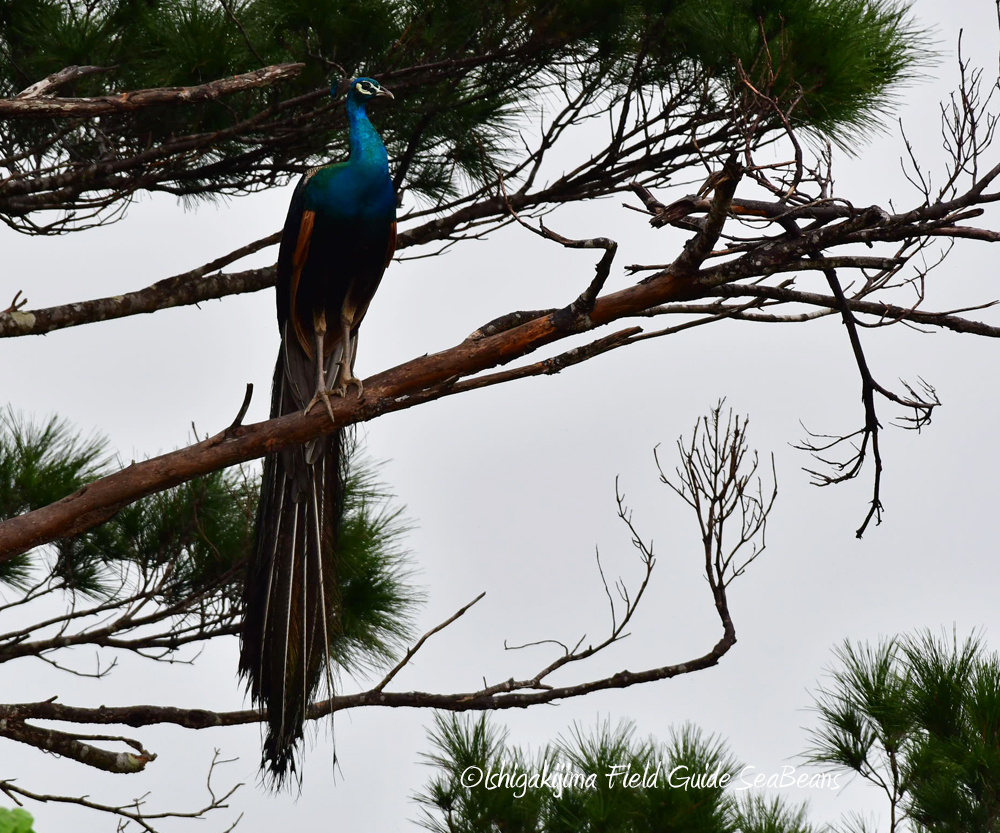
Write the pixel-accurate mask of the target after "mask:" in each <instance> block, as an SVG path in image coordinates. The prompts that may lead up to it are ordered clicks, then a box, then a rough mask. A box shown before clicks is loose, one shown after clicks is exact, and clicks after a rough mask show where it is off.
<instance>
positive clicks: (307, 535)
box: [240, 338, 346, 787]
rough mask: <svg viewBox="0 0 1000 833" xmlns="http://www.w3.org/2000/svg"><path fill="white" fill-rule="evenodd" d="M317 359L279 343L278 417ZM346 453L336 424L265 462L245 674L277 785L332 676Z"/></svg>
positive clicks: (266, 764) (298, 396)
mask: <svg viewBox="0 0 1000 833" xmlns="http://www.w3.org/2000/svg"><path fill="white" fill-rule="evenodd" d="M332 358H333V357H331V359H332ZM312 364H313V362H312V361H311V360H310V359H309V358H308V357H306V356H305V355H303V354H302V351H301V350H300V349H299V348H298V345H297V344H296V342H295V340H294V338H293V339H291V340H289V339H283V340H282V345H281V350H280V352H279V354H278V361H277V365H276V367H275V370H274V386H273V390H272V395H271V416H272V417H276V416H282V415H284V414H288V413H293V412H295V411H300V410H301V409H302V407H303V402H302V400H303V397H304V398H305V399H306V401H308V399H309V395H310V394H311V391H309V389H308V387H307V382H306V380H307V378H308V377H309V375H310V371H309V366H310V365H312ZM334 372H335V369H334ZM305 391H309V392H308V393H306V392H305ZM344 458H345V450H344V431H343V430H338V431H336V432H334V433H333V434H330V435H328V436H325V437H321V438H319V439H317V440H313V441H312V442H310V443H308V444H306V445H304V446H296V447H294V448H291V449H287V450H285V451H282V452H279V453H277V454H271V455H269V456H267V457H266V458H265V460H264V476H263V481H262V484H261V494H260V503H259V505H258V508H257V522H256V531H255V541H254V546H253V549H252V551H251V552H250V556H249V558H248V561H247V573H246V581H245V585H244V591H243V605H244V611H243V628H242V633H241V637H240V676H241V677H244V678H245V679H246V681H247V688H248V690H249V692H250V695H251V697H252V699H253V702H254V703H255V704H258V705H260V706H261V707H263V709H264V711H265V712H266V721H267V736H266V738H265V741H264V747H263V756H262V761H261V768H262V769H264V770H265V771H266V773H267V774H268V775H269V776H270V777H271V778H272V781H273V784H274V785H275V786H276V787H281V786H282V784H283V783H284V780H285V778H286V777H287V776H288V775H289V773H295V772H296V771H297V770H296V760H295V754H296V746H297V745H298V742H299V741H300V740H301V739H302V735H303V727H304V721H305V717H306V710H307V708H308V706H309V704H310V703H311V702H312V701H313V697H314V695H315V694H316V692H317V689H318V688H319V684H320V681H321V679H322V678H323V675H324V671H325V672H326V675H327V679H328V681H329V680H330V679H331V673H332V672H331V667H330V657H329V653H330V639H331V637H332V636H333V632H334V630H335V629H337V628H338V621H339V617H338V613H339V610H340V599H339V592H338V586H337V531H338V528H339V525H340V517H341V513H342V511H343V491H344V490H343V484H344V481H345V478H346V472H345V459H344ZM331 693H332V692H331Z"/></svg>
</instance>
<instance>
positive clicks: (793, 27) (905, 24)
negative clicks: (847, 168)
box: [674, 0, 933, 144]
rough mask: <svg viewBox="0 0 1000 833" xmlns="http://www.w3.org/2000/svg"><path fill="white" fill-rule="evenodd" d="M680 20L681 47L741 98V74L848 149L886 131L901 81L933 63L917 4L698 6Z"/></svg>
mask: <svg viewBox="0 0 1000 833" xmlns="http://www.w3.org/2000/svg"><path fill="white" fill-rule="evenodd" d="M677 18H678V24H679V25H678V26H677V28H676V29H675V30H674V31H675V34H676V36H677V38H678V40H679V43H680V44H681V45H682V48H686V49H687V50H688V54H689V56H690V57H691V59H692V60H695V61H700V62H703V63H705V64H707V65H708V66H710V67H711V68H712V73H713V75H716V76H717V77H721V78H725V79H726V80H727V82H728V84H729V85H730V88H731V90H732V91H733V94H734V96H736V97H745V96H746V95H747V94H748V88H747V86H746V85H745V84H744V82H743V80H742V79H741V78H740V76H739V72H738V68H742V70H743V72H744V73H745V75H746V80H747V81H749V82H750V83H752V84H753V86H754V87H755V88H756V89H757V90H761V91H764V90H772V91H773V92H772V95H773V96H774V97H775V98H776V99H777V101H778V103H779V104H780V106H781V109H782V111H783V112H785V113H786V114H787V115H788V116H789V118H790V120H791V122H792V124H795V125H797V126H801V127H806V128H811V129H813V130H815V131H817V132H819V133H821V134H823V135H825V136H828V137H831V138H834V139H838V140H840V141H841V142H842V143H843V144H847V143H848V142H849V141H850V140H852V139H855V138H857V137H858V136H859V135H862V136H863V135H864V134H866V133H868V132H870V131H871V130H872V129H873V128H874V127H876V126H878V125H879V124H880V123H881V122H880V117H881V114H883V113H885V112H890V111H891V109H892V108H891V105H892V103H893V101H894V99H893V96H894V94H895V91H896V90H897V89H898V86H899V84H900V82H905V81H907V80H909V79H911V78H913V76H914V75H915V74H916V71H917V70H918V69H919V68H920V67H921V66H923V65H926V64H927V62H928V61H929V60H930V59H932V58H933V52H931V51H930V46H929V39H928V38H927V36H926V35H925V34H924V33H923V32H922V31H921V30H920V29H918V28H917V27H916V25H915V23H914V22H913V20H912V18H911V17H910V15H909V3H899V2H894V0H693V1H692V2H686V3H684V4H683V6H682V7H681V9H680V11H679V13H678V16H677ZM752 109H760V107H759V105H758V106H757V107H754V108H752Z"/></svg>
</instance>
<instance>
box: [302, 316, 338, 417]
mask: <svg viewBox="0 0 1000 833" xmlns="http://www.w3.org/2000/svg"><path fill="white" fill-rule="evenodd" d="M313 333H314V334H315V337H316V342H315V344H314V348H313V349H314V350H315V351H316V393H315V394H314V395H313V398H312V399H310V400H309V404H308V405H306V410H305V413H307V414H308V413H309V412H310V411H311V410H312V408H313V405H315V404H316V403H317V402H322V403H323V404H324V405H325V406H326V412H327V413H328V414H329V415H330V420H331V421H332V422H334V423H336V421H337V419H336V417H334V415H333V405H331V404H330V395H329V393H328V392H327V389H326V374H325V373H324V372H323V341H324V340H325V338H326V313H325V312H323V311H322V310H320V311H319V312H314V313H313Z"/></svg>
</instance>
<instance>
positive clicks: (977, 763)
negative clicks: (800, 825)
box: [810, 632, 1000, 833]
mask: <svg viewBox="0 0 1000 833" xmlns="http://www.w3.org/2000/svg"><path fill="white" fill-rule="evenodd" d="M837 657H838V660H839V663H840V664H841V666H842V667H840V668H837V669H835V670H834V671H833V672H832V683H831V684H829V685H827V686H826V687H824V688H822V689H821V690H820V693H819V696H818V697H817V703H816V707H817V710H818V712H819V714H820V718H821V721H822V722H821V725H820V727H819V728H818V729H817V730H815V731H814V733H813V742H814V745H813V749H812V750H811V751H810V760H812V761H813V762H815V763H823V764H828V765H833V766H835V767H838V768H843V769H847V770H850V771H853V772H856V773H858V774H860V775H861V776H862V777H864V778H866V779H868V780H869V781H872V782H873V783H875V784H877V785H878V786H879V787H880V788H881V789H883V790H885V791H886V792H887V794H888V795H889V796H890V799H891V800H893V801H894V803H895V805H896V816H897V818H898V817H900V816H902V817H905V819H906V820H907V821H908V822H909V824H910V828H911V829H912V830H915V831H931V832H932V833H938V832H939V833H953V831H963V832H964V833H995V831H996V830H997V820H998V819H1000V657H998V655H997V654H995V653H987V652H986V650H985V647H984V645H983V643H982V642H981V640H980V639H978V638H976V637H970V638H968V639H966V640H965V641H964V642H962V643H959V642H958V639H957V638H956V637H955V636H954V635H953V636H952V637H951V638H950V639H949V638H947V637H946V636H941V637H935V636H934V635H932V634H931V633H929V632H923V633H919V634H916V635H915V636H911V637H905V638H897V639H892V640H886V641H883V642H881V643H879V644H878V645H877V646H876V647H874V648H871V647H869V646H855V645H852V644H851V643H849V642H845V644H844V646H843V647H842V648H841V649H840V650H839V651H838V653H837Z"/></svg>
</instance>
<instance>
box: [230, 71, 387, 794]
mask: <svg viewBox="0 0 1000 833" xmlns="http://www.w3.org/2000/svg"><path fill="white" fill-rule="evenodd" d="M331 94H333V91H331ZM378 96H386V97H389V98H391V97H392V94H391V93H389V92H388V91H387V90H385V89H384V88H382V87H381V86H380V85H379V84H378V82H377V81H374V80H373V79H370V78H358V79H355V80H354V81H352V82H351V86H350V90H349V91H348V94H347V104H346V107H347V120H348V125H349V128H350V158H349V159H348V161H346V162H340V163H337V164H334V165H327V166H324V167H320V168H314V169H313V170H311V171H309V172H308V173H306V174H305V175H304V176H303V177H302V179H301V180H300V181H299V184H298V186H297V187H296V188H295V192H294V194H293V196H292V201H291V205H290V206H289V208H288V217H287V219H286V220H285V227H284V231H283V232H282V236H281V248H280V250H279V254H278V278H277V307H278V328H279V330H280V333H281V348H280V350H279V351H278V361H277V363H276V365H275V368H274V384H273V389H272V394H271V416H272V417H277V416H282V415H284V414H289V413H293V412H296V411H303V410H309V409H311V408H312V407H313V406H314V405H316V404H317V403H320V402H322V403H323V404H324V405H325V406H326V407H327V410H328V411H330V410H331V409H330V407H329V399H328V395H329V394H333V395H341V396H344V395H346V394H347V392H348V390H349V389H350V387H351V386H352V385H353V386H355V387H357V389H358V393H359V395H360V392H361V383H360V381H358V380H357V379H356V378H355V377H354V374H353V363H354V353H355V349H356V347H357V337H358V326H359V325H360V323H361V321H362V319H363V318H364V316H365V312H366V311H367V309H368V305H369V303H370V302H371V299H372V297H373V296H374V294H375V290H376V289H377V288H378V285H379V281H380V280H381V278H382V273H383V272H384V271H385V268H386V266H387V265H388V262H389V260H390V259H391V257H392V254H393V250H394V248H395V242H396V195H395V191H394V189H393V185H392V179H391V178H390V176H389V164H388V157H387V155H386V150H385V146H384V145H383V144H382V140H381V139H380V138H379V135H378V133H376V131H375V128H374V127H373V126H372V124H371V122H370V121H369V120H368V115H367V113H366V109H365V107H366V104H367V103H368V102H369V101H371V100H372V99H374V98H376V97H378ZM328 388H329V390H328ZM331 417H332V412H331ZM344 462H345V461H344V436H343V430H342V429H341V430H337V431H335V432H334V433H332V434H330V435H328V436H325V437H321V438H319V439H316V440H313V441H311V442H309V443H307V444H306V445H304V446H299V447H295V448H292V449H288V450H286V451H283V452H280V453H278V454H272V455H270V456H268V457H267V458H265V460H264V476H263V482H262V484H261V494H260V504H259V507H258V510H257V523H256V530H255V540H254V545H253V549H252V551H251V553H250V557H249V559H248V563H247V575H246V583H245V589H244V612H243V628H242V633H241V644H240V648H241V650H240V675H241V676H242V677H244V678H245V679H246V681H247V687H248V689H249V691H250V694H251V697H252V699H253V701H254V702H255V703H257V704H259V705H261V706H262V707H263V708H264V710H265V712H266V718H267V729H266V738H265V740H264V750H263V760H262V764H261V765H262V767H263V768H264V769H265V770H266V771H267V772H268V773H269V774H270V775H271V776H273V779H274V781H275V783H276V784H278V785H279V786H280V784H281V783H282V782H283V780H284V779H285V777H286V776H287V775H288V774H289V773H290V772H296V762H295V747H296V744H297V743H298V741H299V740H300V739H301V738H302V733H303V721H304V719H305V715H306V709H307V707H308V705H309V703H310V702H312V699H313V697H314V696H315V694H316V691H317V689H318V687H319V683H320V681H321V679H322V677H323V674H324V671H325V672H326V674H327V675H331V668H330V656H329V648H330V642H331V639H333V638H335V637H336V635H337V634H338V632H339V628H340V615H339V614H340V606H339V593H338V585H337V546H338V544H337V533H338V527H339V525H340V519H341V515H342V510H343V490H344V478H345V467H344ZM328 678H329V676H328Z"/></svg>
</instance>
